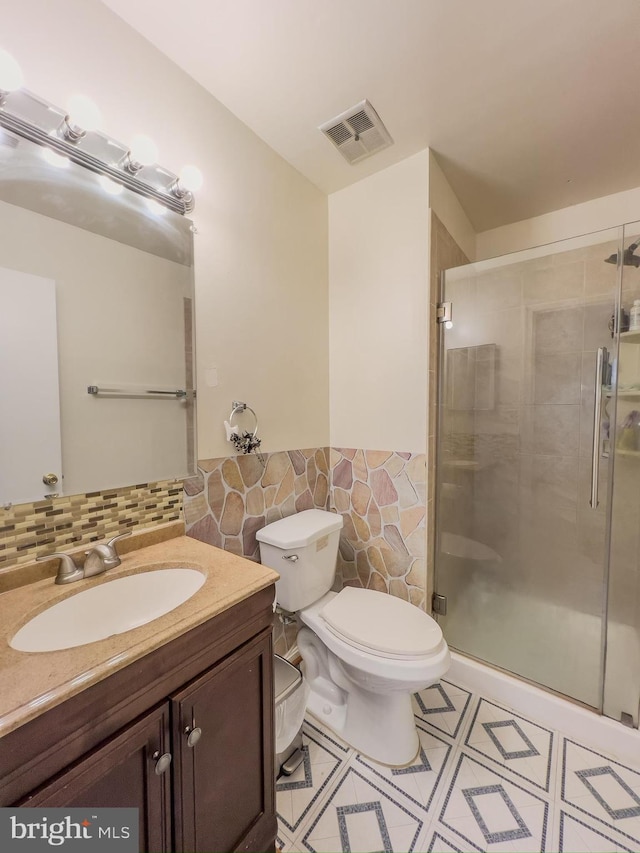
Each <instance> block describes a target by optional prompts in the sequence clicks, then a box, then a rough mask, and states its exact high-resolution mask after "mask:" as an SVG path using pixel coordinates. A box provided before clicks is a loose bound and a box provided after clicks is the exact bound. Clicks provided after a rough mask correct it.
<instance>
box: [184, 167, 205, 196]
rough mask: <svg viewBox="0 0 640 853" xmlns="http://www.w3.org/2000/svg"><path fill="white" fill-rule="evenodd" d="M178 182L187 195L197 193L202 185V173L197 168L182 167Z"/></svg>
mask: <svg viewBox="0 0 640 853" xmlns="http://www.w3.org/2000/svg"><path fill="white" fill-rule="evenodd" d="M178 180H179V181H180V187H181V188H182V189H183V190H186V191H187V192H189V193H195V192H198V190H199V189H200V188H201V187H202V184H203V183H204V179H203V177H202V172H201V171H200V169H198V167H197V166H183V167H182V171H181V172H180V177H179V179H178Z"/></svg>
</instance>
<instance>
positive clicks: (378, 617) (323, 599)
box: [256, 509, 450, 766]
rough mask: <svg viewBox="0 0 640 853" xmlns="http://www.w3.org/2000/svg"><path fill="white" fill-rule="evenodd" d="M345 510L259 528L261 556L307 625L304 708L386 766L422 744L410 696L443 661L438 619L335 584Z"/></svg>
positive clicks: (283, 603) (281, 598) (432, 678)
mask: <svg viewBox="0 0 640 853" xmlns="http://www.w3.org/2000/svg"><path fill="white" fill-rule="evenodd" d="M341 527H342V516H340V515H336V514H335V513H331V512H325V511H324V510H320V509H308V510H305V511H304V512H300V513H298V514H297V515H291V516H289V517H287V518H283V519H281V520H280V521H275V522H273V523H272V524H268V525H267V526H266V527H263V528H262V530H259V531H258V533H257V534H256V538H257V539H258V541H259V543H260V559H261V562H262V563H263V564H264V565H266V566H269V567H270V568H272V569H275V571H277V572H278V573H279V575H280V580H279V581H278V582H277V583H276V597H277V601H278V604H279V605H280V607H282V608H283V609H284V610H288V611H290V612H292V613H297V615H298V618H299V619H300V621H301V622H302V623H303V625H304V626H306V627H302V628H301V629H300V631H299V633H298V648H299V649H300V654H301V655H302V659H303V661H304V665H305V675H306V678H307V680H308V682H309V687H310V690H309V698H308V701H307V708H308V709H309V710H310V711H311V712H312V714H314V715H315V716H316V717H318V718H319V719H320V720H322V722H324V723H325V724H326V725H327V726H329V727H330V728H331V729H333V731H334V732H336V734H338V735H339V736H340V737H341V738H342V739H343V740H345V741H346V742H347V743H348V744H349V745H350V746H352V747H354V748H355V749H357V750H358V751H359V752H361V753H363V754H364V755H367V756H369V757H370V758H373V759H375V760H376V761H379V762H381V763H383V764H389V765H393V766H399V765H403V764H409V763H410V762H411V761H413V759H414V758H415V757H416V755H417V753H418V750H419V746H420V744H419V740H418V733H417V731H416V726H415V720H414V716H413V708H412V703H411V696H412V694H413V693H415V692H417V691H418V690H422V689H423V688H425V687H428V686H429V685H430V684H434V683H435V682H437V681H439V680H440V678H441V676H442V675H444V673H445V672H446V671H447V669H448V668H449V664H450V656H449V649H448V648H447V644H446V643H445V641H444V638H443V636H442V631H441V630H440V627H439V626H438V624H437V623H436V622H435V621H434V620H433V619H432V618H431V617H430V616H428V615H427V614H426V613H424V612H423V611H422V610H420V609H419V608H417V607H415V606H414V605H412V604H409V603H408V602H407V601H404V600H402V599H400V598H396V597H394V596H392V595H387V594H386V593H382V592H376V591H374V590H369V589H356V588H354V587H345V589H343V590H342V592H339V593H335V592H330V589H331V586H332V585H333V581H334V577H335V571H336V560H337V555H338V542H339V538H340V529H341Z"/></svg>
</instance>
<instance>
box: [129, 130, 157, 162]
mask: <svg viewBox="0 0 640 853" xmlns="http://www.w3.org/2000/svg"><path fill="white" fill-rule="evenodd" d="M129 157H130V159H131V160H132V161H133V162H134V163H139V164H140V166H151V165H152V164H153V163H157V162H158V146H157V145H156V144H155V142H154V141H153V139H150V138H149V137H148V136H144V135H143V134H142V133H138V134H137V135H136V136H134V137H133V139H132V140H131V148H130V149H129Z"/></svg>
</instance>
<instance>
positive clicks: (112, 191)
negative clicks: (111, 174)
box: [98, 175, 124, 195]
mask: <svg viewBox="0 0 640 853" xmlns="http://www.w3.org/2000/svg"><path fill="white" fill-rule="evenodd" d="M98 183H99V184H100V186H101V187H102V189H103V190H104V191H105V192H106V193H109V195H120V193H121V192H122V190H123V189H124V187H123V186H122V184H118V183H116V182H115V181H112V180H111V178H107V176H106V175H100V177H99V178H98Z"/></svg>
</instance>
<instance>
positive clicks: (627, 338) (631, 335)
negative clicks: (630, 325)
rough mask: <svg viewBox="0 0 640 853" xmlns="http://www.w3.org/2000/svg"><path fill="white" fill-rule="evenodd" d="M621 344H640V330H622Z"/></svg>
mask: <svg viewBox="0 0 640 853" xmlns="http://www.w3.org/2000/svg"><path fill="white" fill-rule="evenodd" d="M620 343H621V344H640V331H638V332H636V331H634V332H620Z"/></svg>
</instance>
